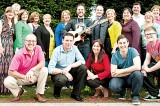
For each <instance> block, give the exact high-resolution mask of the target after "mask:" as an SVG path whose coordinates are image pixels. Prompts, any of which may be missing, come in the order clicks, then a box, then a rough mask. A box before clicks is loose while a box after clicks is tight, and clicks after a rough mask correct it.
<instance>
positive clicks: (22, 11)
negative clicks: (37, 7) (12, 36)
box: [18, 9, 29, 21]
mask: <svg viewBox="0 0 160 106" xmlns="http://www.w3.org/2000/svg"><path fill="white" fill-rule="evenodd" d="M25 12H26V13H27V14H28V16H29V12H28V11H27V10H26V9H21V10H20V12H19V13H18V20H19V21H20V20H22V17H21V16H22V14H23V13H25Z"/></svg>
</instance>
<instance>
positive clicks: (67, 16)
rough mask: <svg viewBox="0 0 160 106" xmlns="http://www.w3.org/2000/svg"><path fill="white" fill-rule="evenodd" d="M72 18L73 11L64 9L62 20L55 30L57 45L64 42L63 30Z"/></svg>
mask: <svg viewBox="0 0 160 106" xmlns="http://www.w3.org/2000/svg"><path fill="white" fill-rule="evenodd" d="M70 19H71V13H70V12H69V11H68V10H64V11H62V13H61V21H62V22H60V23H59V24H58V25H57V27H56V30H55V39H56V47H57V46H59V45H61V44H62V36H63V35H62V33H61V32H62V30H63V29H64V27H65V25H66V24H67V22H69V21H70Z"/></svg>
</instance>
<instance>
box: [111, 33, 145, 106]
mask: <svg viewBox="0 0 160 106" xmlns="http://www.w3.org/2000/svg"><path fill="white" fill-rule="evenodd" d="M117 44H118V47H119V49H118V50H117V51H116V52H115V53H114V54H113V55H112V58H111V75H112V77H113V78H112V79H111V81H110V83H109V88H110V90H111V91H113V92H116V93H118V94H120V98H119V99H121V100H122V99H123V100H124V99H125V93H126V88H128V87H131V92H132V93H131V97H132V104H133V105H138V104H140V100H139V99H140V91H141V88H142V84H143V76H142V74H141V72H140V70H141V60H140V56H139V53H138V52H137V50H136V49H134V48H132V47H128V45H129V41H128V39H127V38H126V37H125V35H120V36H119V37H118V39H117Z"/></svg>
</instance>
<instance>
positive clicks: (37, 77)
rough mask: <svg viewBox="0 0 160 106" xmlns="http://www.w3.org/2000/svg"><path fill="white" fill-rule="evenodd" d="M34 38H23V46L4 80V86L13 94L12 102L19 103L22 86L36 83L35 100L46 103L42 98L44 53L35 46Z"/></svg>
mask: <svg viewBox="0 0 160 106" xmlns="http://www.w3.org/2000/svg"><path fill="white" fill-rule="evenodd" d="M36 42H37V40H36V36H35V35H34V34H29V35H27V36H26V38H25V46H24V47H23V48H22V49H20V51H19V52H17V53H16V54H15V55H14V57H13V59H12V61H11V64H10V67H9V71H8V77H7V78H5V80H4V85H5V86H6V88H8V89H9V90H10V91H11V93H12V94H13V96H14V98H13V99H12V101H13V102H14V101H19V100H20V96H21V95H22V94H23V92H24V90H23V89H22V88H21V87H20V86H22V85H30V84H33V83H35V82H37V89H36V93H35V97H34V98H35V100H37V101H38V102H46V99H45V98H43V97H42V94H44V90H45V83H46V80H47V76H48V70H47V68H46V67H44V66H45V58H44V53H43V52H42V49H41V47H40V46H38V45H36Z"/></svg>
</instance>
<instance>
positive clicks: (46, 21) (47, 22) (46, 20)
mask: <svg viewBox="0 0 160 106" xmlns="http://www.w3.org/2000/svg"><path fill="white" fill-rule="evenodd" d="M43 23H44V25H50V23H51V16H50V15H49V14H46V15H44V16H43Z"/></svg>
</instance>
